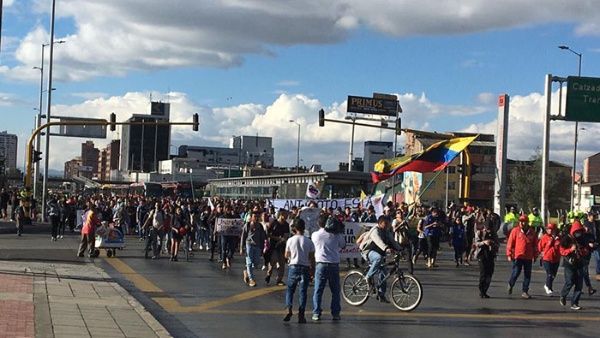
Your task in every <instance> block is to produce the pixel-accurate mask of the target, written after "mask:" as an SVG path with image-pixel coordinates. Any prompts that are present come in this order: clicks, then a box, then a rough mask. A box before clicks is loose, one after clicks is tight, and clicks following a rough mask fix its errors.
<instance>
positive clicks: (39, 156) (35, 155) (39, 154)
mask: <svg viewBox="0 0 600 338" xmlns="http://www.w3.org/2000/svg"><path fill="white" fill-rule="evenodd" d="M31 151H32V155H33V156H32V157H33V163H37V162H39V161H41V160H42V152H41V151H37V150H34V149H33V148H32V149H31Z"/></svg>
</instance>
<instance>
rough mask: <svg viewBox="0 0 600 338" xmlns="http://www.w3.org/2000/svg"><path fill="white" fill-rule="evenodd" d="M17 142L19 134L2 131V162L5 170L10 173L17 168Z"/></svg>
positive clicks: (0, 146)
mask: <svg viewBox="0 0 600 338" xmlns="http://www.w3.org/2000/svg"><path fill="white" fill-rule="evenodd" d="M17 143H18V138H17V135H14V134H9V133H8V132H6V131H3V132H0V162H4V170H6V172H8V173H12V172H15V171H16V170H17Z"/></svg>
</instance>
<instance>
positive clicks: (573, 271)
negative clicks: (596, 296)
mask: <svg viewBox="0 0 600 338" xmlns="http://www.w3.org/2000/svg"><path fill="white" fill-rule="evenodd" d="M584 233H585V230H584V228H583V226H582V225H581V223H580V222H579V220H575V221H574V222H573V224H572V225H571V230H570V231H569V234H565V235H564V236H562V238H561V240H560V255H561V256H563V257H564V259H563V268H564V273H565V285H564V286H563V288H562V290H561V292H560V305H562V306H565V305H566V304H567V295H569V292H571V289H572V288H573V287H575V289H574V290H573V294H572V295H571V310H581V307H580V306H579V298H580V297H581V290H582V289H583V260H584V258H583V257H585V256H586V255H588V254H589V251H590V250H589V249H590V248H589V246H587V245H586V243H584V237H585V236H584Z"/></svg>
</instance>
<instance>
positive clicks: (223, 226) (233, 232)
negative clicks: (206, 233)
mask: <svg viewBox="0 0 600 338" xmlns="http://www.w3.org/2000/svg"><path fill="white" fill-rule="evenodd" d="M243 227H244V220H242V219H241V218H217V219H216V220H215V231H216V232H218V233H219V235H224V236H240V235H241V234H242V229H243Z"/></svg>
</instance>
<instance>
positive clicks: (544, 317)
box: [202, 310, 600, 322]
mask: <svg viewBox="0 0 600 338" xmlns="http://www.w3.org/2000/svg"><path fill="white" fill-rule="evenodd" d="M202 313H204V314H225V315H277V316H280V315H282V314H283V313H284V311H282V310H280V311H276V310H249V311H244V310H207V311H203V312H202ZM342 315H343V316H345V317H386V318H452V319H480V320H525V321H531V320H535V321H553V322H556V321H567V322H568V321H589V322H598V321H600V317H599V316H594V317H590V316H564V315H558V314H557V315H549V314H548V315H531V314H500V313H497V314H480V313H445V312H375V311H369V312H367V311H359V312H343V313H342Z"/></svg>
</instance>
